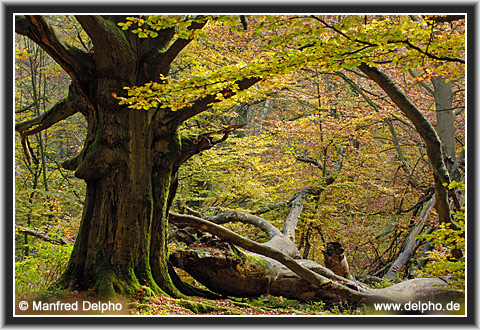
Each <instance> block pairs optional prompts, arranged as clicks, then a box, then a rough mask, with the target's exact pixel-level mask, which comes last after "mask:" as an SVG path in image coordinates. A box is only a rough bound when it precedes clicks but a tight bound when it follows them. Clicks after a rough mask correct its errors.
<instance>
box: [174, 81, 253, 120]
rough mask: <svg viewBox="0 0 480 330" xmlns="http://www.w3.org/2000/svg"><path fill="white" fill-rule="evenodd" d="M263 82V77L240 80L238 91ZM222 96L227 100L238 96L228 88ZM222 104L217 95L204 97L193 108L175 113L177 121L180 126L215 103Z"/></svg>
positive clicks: (222, 92)
mask: <svg viewBox="0 0 480 330" xmlns="http://www.w3.org/2000/svg"><path fill="white" fill-rule="evenodd" d="M260 80H262V78H261V77H250V78H243V79H242V80H239V81H237V82H236V85H237V86H238V89H237V91H243V90H245V89H247V88H250V87H251V86H253V85H254V84H256V83H257V82H259V81H260ZM220 93H221V94H223V95H224V97H225V98H230V97H232V96H233V95H235V94H236V92H234V91H233V90H232V89H230V88H228V89H225V90H223V91H221V92H220ZM218 102H220V100H219V99H217V96H216V95H213V94H212V95H207V96H205V97H202V98H200V99H198V100H196V101H194V103H193V105H192V106H189V107H185V108H183V109H179V110H178V111H176V112H175V116H176V118H175V120H176V121H177V122H179V124H181V123H183V122H184V121H186V120H187V119H189V118H191V117H193V116H196V115H198V114H200V113H202V112H204V111H205V110H207V109H208V108H210V107H211V106H212V104H214V103H218Z"/></svg>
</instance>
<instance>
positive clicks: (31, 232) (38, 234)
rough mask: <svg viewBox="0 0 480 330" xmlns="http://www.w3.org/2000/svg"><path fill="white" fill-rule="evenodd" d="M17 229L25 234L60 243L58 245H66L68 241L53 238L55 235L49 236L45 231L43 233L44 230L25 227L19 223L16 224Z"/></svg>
mask: <svg viewBox="0 0 480 330" xmlns="http://www.w3.org/2000/svg"><path fill="white" fill-rule="evenodd" d="M15 229H16V231H17V232H19V233H24V234H28V235H31V236H34V237H37V238H40V239H41V240H43V241H45V242H49V243H53V244H58V245H66V244H67V242H66V241H65V240H64V239H63V238H53V237H50V236H48V235H47V234H45V233H42V232H39V231H36V230H33V229H29V228H25V227H22V226H19V225H15Z"/></svg>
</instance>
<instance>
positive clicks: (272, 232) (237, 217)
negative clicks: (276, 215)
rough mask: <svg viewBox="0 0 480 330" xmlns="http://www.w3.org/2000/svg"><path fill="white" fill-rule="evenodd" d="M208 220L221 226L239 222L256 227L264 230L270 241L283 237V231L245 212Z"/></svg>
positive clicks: (229, 213) (218, 216)
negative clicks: (279, 236)
mask: <svg viewBox="0 0 480 330" xmlns="http://www.w3.org/2000/svg"><path fill="white" fill-rule="evenodd" d="M206 220H209V221H211V222H213V223H216V224H217V225H221V224H224V223H227V222H237V221H238V222H241V223H245V224H250V225H254V226H256V227H258V228H260V229H261V230H263V231H264V232H265V233H266V234H267V235H268V238H270V239H271V238H273V237H274V236H276V235H282V233H281V231H280V230H278V229H277V228H275V226H274V225H272V224H271V223H270V222H268V221H267V220H265V219H263V218H260V217H258V216H256V215H253V214H248V213H244V212H238V211H230V212H225V213H222V214H218V215H215V216H213V217H209V218H207V219H206Z"/></svg>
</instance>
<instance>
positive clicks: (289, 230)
mask: <svg viewBox="0 0 480 330" xmlns="http://www.w3.org/2000/svg"><path fill="white" fill-rule="evenodd" d="M311 190H312V189H311V188H305V189H302V190H300V191H299V192H298V193H296V194H295V196H293V199H292V201H291V205H292V207H291V208H290V212H289V213H288V216H287V218H286V219H285V224H284V225H283V229H282V233H283V234H284V235H285V236H287V238H288V239H289V240H290V241H291V242H292V243H295V231H296V229H297V223H298V218H299V217H300V214H301V213H302V210H303V204H304V203H305V198H307V195H308V194H309V193H310V192H311Z"/></svg>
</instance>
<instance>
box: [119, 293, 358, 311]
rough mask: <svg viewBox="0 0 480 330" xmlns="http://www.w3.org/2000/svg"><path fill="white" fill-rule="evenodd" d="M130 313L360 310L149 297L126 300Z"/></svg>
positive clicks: (274, 300) (268, 299) (269, 300)
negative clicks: (128, 301)
mask: <svg viewBox="0 0 480 330" xmlns="http://www.w3.org/2000/svg"><path fill="white" fill-rule="evenodd" d="M128 312H129V314H132V315H265V316H271V315H339V314H343V315H352V314H355V315H361V314H364V311H362V309H345V308H342V307H341V306H334V307H333V308H332V307H330V309H327V308H326V307H325V305H324V304H323V303H322V302H299V301H297V300H290V299H286V298H283V297H274V296H262V297H259V298H232V299H215V300H211V299H205V298H200V297H189V298H188V299H174V298H170V297H166V296H155V297H150V298H148V299H147V300H146V301H143V302H140V301H134V302H131V303H129V310H128Z"/></svg>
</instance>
